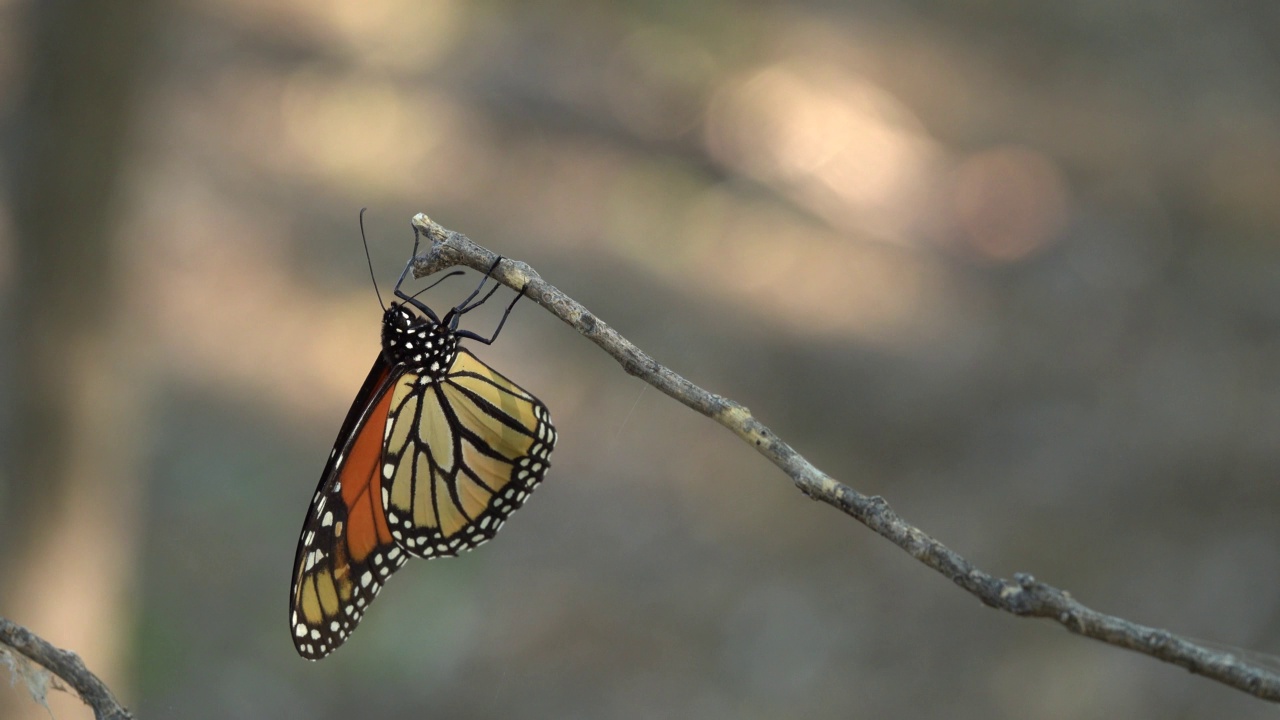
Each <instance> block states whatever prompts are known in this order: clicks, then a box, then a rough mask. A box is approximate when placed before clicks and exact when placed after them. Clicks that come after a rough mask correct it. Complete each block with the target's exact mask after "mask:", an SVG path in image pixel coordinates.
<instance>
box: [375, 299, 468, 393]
mask: <svg viewBox="0 0 1280 720" xmlns="http://www.w3.org/2000/svg"><path fill="white" fill-rule="evenodd" d="M382 354H383V356H384V357H385V358H386V359H387V361H388V362H390V363H391V364H392V365H407V366H408V367H410V368H413V369H414V370H416V371H417V372H418V374H420V375H423V376H426V377H430V378H431V379H433V380H440V379H442V378H444V376H445V374H446V373H448V372H449V368H450V367H451V366H452V365H453V360H454V358H455V357H456V356H457V354H458V336H457V335H455V334H454V332H453V330H451V329H450V328H449V327H448V326H447V325H444V324H441V323H438V322H435V321H434V320H432V319H431V318H425V317H422V316H421V315H418V314H416V313H414V312H413V311H412V310H410V309H409V308H407V307H405V306H404V305H400V304H398V303H392V304H391V307H389V308H387V311H386V313H384V314H383V316H382Z"/></svg>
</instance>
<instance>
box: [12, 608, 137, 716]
mask: <svg viewBox="0 0 1280 720" xmlns="http://www.w3.org/2000/svg"><path fill="white" fill-rule="evenodd" d="M0 645H3V646H4V647H7V648H9V649H10V651H11V652H13V653H15V654H17V655H19V656H21V658H25V659H26V660H28V661H30V662H32V663H35V664H36V665H39V666H40V667H42V668H44V669H46V670H48V671H49V672H51V673H53V674H54V675H56V676H57V677H58V678H60V679H61V680H62V681H63V682H65V683H66V684H67V685H69V686H71V687H72V688H74V689H75V691H76V693H78V694H79V695H80V699H81V700H82V701H84V704H85V705H88V706H89V707H90V708H92V709H93V716H94V717H95V718H97V720H133V714H132V713H130V712H129V711H128V710H126V709H125V708H124V706H123V705H121V704H120V703H119V701H117V700H116V698H115V695H114V694H112V692H111V689H110V688H109V687H107V685H106V683H104V682H102V680H100V679H99V678H98V676H97V675H94V674H93V673H92V672H90V671H89V669H88V668H87V667H85V665H84V662H83V661H82V660H81V659H80V656H78V655H76V654H75V653H73V652H69V651H67V650H60V649H58V648H56V647H54V646H53V645H50V644H49V643H48V642H46V641H45V640H44V639H43V638H41V637H40V636H39V635H36V634H35V633H33V632H31V631H30V630H28V629H26V628H25V627H22V626H21V625H19V624H17V623H15V622H12V621H10V620H8V619H5V618H2V617H0ZM15 672H16V669H15Z"/></svg>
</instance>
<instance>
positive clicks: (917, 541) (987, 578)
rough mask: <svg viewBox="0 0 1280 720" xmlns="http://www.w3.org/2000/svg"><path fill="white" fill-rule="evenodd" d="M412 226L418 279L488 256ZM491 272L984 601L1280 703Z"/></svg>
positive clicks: (1236, 662)
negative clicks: (1001, 565)
mask: <svg viewBox="0 0 1280 720" xmlns="http://www.w3.org/2000/svg"><path fill="white" fill-rule="evenodd" d="M412 225H413V228H414V231H415V232H417V233H419V234H420V235H421V236H422V237H425V238H426V239H428V240H430V241H431V247H430V248H429V249H428V250H427V251H426V252H425V253H424V254H422V255H419V256H418V257H417V258H415V260H414V274H415V275H416V276H417V277H422V276H424V275H429V274H431V273H434V272H437V271H439V270H442V269H444V268H446V267H451V266H454V265H465V266H467V267H471V268H474V269H476V270H479V271H481V272H484V271H486V270H488V269H489V267H490V266H491V265H492V264H493V261H494V260H495V259H496V258H497V256H496V255H495V254H494V253H492V252H490V251H489V250H487V249H485V248H483V247H480V246H479V245H476V244H475V243H474V242H472V241H471V240H470V239H469V238H468V237H467V236H465V235H463V234H461V233H458V232H454V231H452V230H447V229H445V228H443V227H441V226H440V225H439V224H437V223H435V222H434V221H432V220H431V219H430V218H428V217H427V216H426V215H423V214H418V215H415V216H414V218H413V222H412ZM493 276H494V277H495V278H497V279H498V280H499V281H500V282H502V283H503V284H505V285H507V286H509V287H511V288H514V289H517V290H519V289H520V288H525V294H526V295H527V296H528V297H530V298H532V299H533V300H535V301H536V302H537V303H538V304H540V305H542V306H543V307H544V308H546V309H547V310H548V311H550V312H551V313H552V314H553V315H555V316H556V317H558V318H560V319H561V320H563V321H564V322H566V323H568V324H569V325H570V326H572V327H573V328H574V329H575V330H577V331H578V332H579V333H581V334H582V335H584V336H586V337H587V338H588V339H590V340H591V341H592V342H594V343H595V344H597V345H599V346H600V347H601V348H602V349H603V350H604V351H605V352H607V353H609V354H610V355H612V356H613V357H614V359H616V360H617V361H618V362H619V363H621V365H622V367H623V369H624V370H626V371H627V372H628V373H630V374H631V375H635V376H636V377H638V378H640V379H641V380H644V381H645V382H647V383H649V384H650V385H652V386H654V387H656V388H658V389H659V390H661V391H662V392H664V393H666V394H667V395H669V396H671V397H673V398H675V399H676V400H679V401H680V402H682V403H684V404H685V405H688V406H689V407H690V408H693V409H694V410H697V411H698V412H700V413H702V414H703V415H706V416H707V417H709V418H712V419H713V420H716V421H717V422H719V423H720V424H721V425H724V426H725V427H727V428H729V429H730V430H732V431H733V432H734V433H735V434H736V435H738V437H740V438H742V439H743V441H745V442H746V443H747V444H748V445H750V446H752V447H754V448H755V449H756V451H757V452H759V453H760V454H761V455H764V456H765V457H766V458H768V459H769V460H770V461H772V462H773V464H775V465H777V466H778V467H779V468H781V469H782V470H783V472H785V473H786V474H787V475H788V476H790V477H791V479H792V480H793V481H794V482H795V484H796V487H797V488H799V489H800V491H801V492H803V493H804V494H805V495H808V496H809V497H811V498H813V499H815V500H820V501H822V502H824V503H827V504H828V505H831V506H833V507H835V508H838V509H839V510H841V511H843V512H845V513H846V514H848V515H850V516H852V517H853V518H855V519H857V520H858V521H859V522H861V523H862V524H864V525H866V526H867V527H869V528H871V529H872V530H874V531H876V532H877V533H879V534H880V535H881V536H883V537H885V538H886V539H888V540H889V541H890V542H892V543H893V544H895V545H897V546H898V547H900V548H902V549H903V550H906V551H907V552H908V553H910V554H911V555H912V557H914V558H916V559H917V560H919V561H920V562H922V563H924V564H925V565H927V566H929V567H931V568H933V569H934V570H936V571H938V572H939V573H941V574H942V575H944V576H946V577H947V578H949V579H950V580H951V581H952V582H954V583H955V584H957V585H959V586H960V587H961V588H963V589H964V590H966V591H967V592H969V593H970V594H972V595H974V596H975V597H977V598H978V599H979V600H981V601H982V602H983V603H984V604H986V605H988V606H990V607H993V608H996V609H999V610H1004V611H1006V612H1009V613H1013V614H1014V615H1018V616H1020V617H1042V618H1049V619H1052V620H1054V621H1056V622H1058V623H1059V624H1061V625H1062V626H1063V627H1065V628H1067V630H1069V631H1071V632H1073V633H1076V634H1079V635H1083V636H1085V637H1089V638H1093V639H1095V640H1101V641H1102V642H1105V643H1108V644H1110V645H1115V646H1117V647H1122V648H1127V649H1129V650H1134V651H1136V652H1140V653H1143V654H1145V655H1150V656H1151V657H1154V658H1157V659H1160V660H1163V661H1165V662H1168V663H1173V664H1175V665H1180V666H1182V667H1184V668H1186V669H1187V670H1190V671H1191V672H1193V673H1196V674H1198V675H1203V676H1205V677H1207V678H1210V679H1213V680H1217V681H1218V682H1220V683H1223V684H1225V685H1228V686H1230V687H1233V688H1236V689H1239V690H1243V691H1244V692H1247V693H1250V694H1252V695H1256V696H1257V697H1260V698H1263V699H1266V700H1271V701H1280V675H1277V674H1276V673H1275V672H1273V671H1271V670H1270V669H1267V668H1265V667H1263V666H1261V665H1260V664H1258V663H1254V662H1250V661H1248V660H1246V659H1243V658H1241V657H1237V656H1236V655H1234V654H1232V653H1230V652H1226V651H1221V650H1214V649H1211V648H1209V647H1207V646H1206V645H1204V644H1202V643H1199V642H1195V641H1192V640H1190V639H1187V638H1184V637H1180V636H1178V635H1174V634H1173V633H1170V632H1168V631H1166V630H1160V629H1158V628H1152V627H1146V626H1144V625H1138V624H1137V623H1133V622H1130V621H1128V620H1124V619H1122V618H1118V617H1114V616H1111V615H1106V614H1103V613H1100V612H1098V611H1096V610H1093V609H1091V608H1088V607H1086V606H1084V605H1082V604H1080V603H1079V602H1077V601H1076V600H1075V599H1073V598H1072V597H1071V595H1070V594H1069V593H1067V592H1065V591H1063V590H1060V589H1058V588H1056V587H1053V586H1052V585H1047V584H1045V583H1042V582H1038V581H1036V580H1035V579H1034V578H1033V577H1031V576H1030V575H1026V574H1021V573H1019V574H1016V575H1014V577H1013V579H1012V580H1006V579H1004V578H999V577H996V576H994V575H991V574H989V573H986V572H984V571H982V570H980V569H978V568H977V567H975V566H974V565H973V564H972V563H970V562H969V561H968V560H965V559H964V558H963V557H961V556H960V555H959V554H957V553H956V552H955V551H953V550H951V549H950V548H948V547H947V546H946V545H943V544H942V543H940V542H938V541H937V540H935V539H933V538H932V537H930V536H929V535H927V534H925V533H924V532H923V531H921V530H920V529H919V528H917V527H915V526H914V525H911V524H909V523H907V522H906V521H905V520H903V519H902V518H901V517H899V516H898V514H897V513H895V512H894V511H893V509H892V508H890V507H889V504H888V503H887V502H885V500H884V498H881V497H878V496H868V495H863V494H861V493H859V492H857V491H855V490H854V489H853V488H851V487H849V486H847V485H844V484H842V483H839V482H837V481H836V480H834V479H832V478H831V477H830V476H828V475H827V474H826V473H824V472H822V471H821V470H819V469H818V468H816V467H814V466H813V465H812V464H810V463H809V461H808V460H806V459H805V458H804V457H802V456H801V455H800V454H799V453H797V452H796V451H795V450H793V449H792V448H791V446H790V445H788V444H787V443H785V442H783V441H782V439H781V438H779V437H777V436H776V435H774V434H773V432H771V431H770V430H769V428H767V427H765V425H764V424H763V423H761V422H760V421H759V420H757V419H755V417H753V416H752V415H751V412H750V411H749V410H747V408H745V407H743V406H742V405H739V404H738V403H736V402H734V401H732V400H729V399H727V398H723V397H721V396H719V395H715V394H713V393H709V392H707V391H706V390H703V389H702V388H700V387H698V386H697V385H694V384H693V383H691V382H689V381H688V380H686V379H684V378H683V377H681V376H680V375H678V374H676V373H674V372H672V371H671V370H670V369H668V368H666V367H663V366H662V365H660V364H658V363H657V362H656V361H655V360H654V359H653V358H651V357H649V356H648V355H647V354H645V353H644V351H642V350H641V349H640V348H638V347H636V346H635V345H633V344H632V343H631V342H630V341H628V340H627V339H626V338H624V337H622V336H621V335H619V334H618V333H617V332H616V331H615V330H614V329H613V328H611V327H609V326H608V325H607V324H605V323H604V322H603V321H602V320H600V319H598V318H596V317H595V316H594V315H592V314H591V313H590V312H588V311H587V309H586V308H584V307H583V306H582V305H581V304H579V303H578V302H577V301H575V300H573V299H572V298H570V297H568V296H567V295H565V294H564V293H563V292H561V291H560V290H558V289H556V288H555V287H554V286H552V285H550V284H548V283H547V282H545V281H544V280H543V279H542V278H541V277H539V276H538V273H536V272H534V270H533V268H531V267H529V266H528V265H526V264H525V263H522V262H519V261H515V260H510V259H508V260H506V261H504V262H503V263H502V264H501V265H500V266H498V267H497V268H496V269H494V271H493Z"/></svg>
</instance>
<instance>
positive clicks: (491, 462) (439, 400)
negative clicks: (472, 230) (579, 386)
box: [289, 213, 556, 660]
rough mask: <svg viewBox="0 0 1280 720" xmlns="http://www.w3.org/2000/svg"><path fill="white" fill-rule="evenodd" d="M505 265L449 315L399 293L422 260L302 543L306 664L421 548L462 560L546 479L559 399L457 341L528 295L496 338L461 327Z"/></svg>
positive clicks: (298, 633)
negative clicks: (538, 392) (534, 390)
mask: <svg viewBox="0 0 1280 720" xmlns="http://www.w3.org/2000/svg"><path fill="white" fill-rule="evenodd" d="M362 214H363V213H362ZM413 250H414V255H415V256H416V255H417V251H418V238H417V237H416V236H415V238H414V246H413ZM365 252H366V255H367V253H368V248H367V245H366V250H365ZM500 262H502V258H498V259H497V260H496V261H495V262H494V263H493V265H492V266H491V267H490V268H489V272H488V273H486V274H485V276H484V278H483V279H481V281H480V284H479V285H478V286H477V287H476V289H475V290H473V291H472V293H471V294H470V295H468V296H467V298H466V299H465V300H463V301H462V302H460V303H458V304H457V305H455V306H454V307H453V308H452V309H450V310H449V311H448V312H447V313H445V314H444V316H443V317H439V316H437V315H436V314H435V312H433V311H432V310H431V308H430V307H428V306H427V305H426V304H425V303H423V302H422V301H420V300H418V299H417V297H416V295H415V296H410V295H406V294H405V293H404V292H403V291H401V289H400V286H401V284H403V283H404V280H405V277H406V276H407V275H408V273H409V268H410V267H412V263H413V261H412V260H410V262H409V264H408V265H406V266H405V269H404V271H403V272H401V273H400V279H399V280H398V281H397V282H396V286H395V295H396V297H398V298H399V299H400V300H401V301H403V302H395V301H393V302H392V303H391V305H390V306H384V307H385V309H384V312H383V315H382V351H381V352H380V353H379V354H378V357H377V359H375V360H374V362H373V368H372V369H371V370H370V371H369V376H368V377H367V378H365V381H364V385H363V386H362V387H361V388H360V391H359V393H357V394H356V399H355V402H354V403H352V405H351V410H349V411H348V412H347V417H346V420H344V421H343V423H342V429H341V430H339V432H338V439H337V441H336V442H335V443H334V445H333V451H332V452H331V453H330V454H329V459H328V462H327V463H326V464H325V468H324V472H323V473H322V474H321V476H320V485H319V487H318V488H317V489H316V494H315V497H314V498H312V500H311V506H310V508H309V509H308V510H307V517H306V520H305V522H304V523H303V526H302V533H301V536H300V537H299V538H298V550H297V554H296V555H295V557H294V569H293V582H292V586H291V588H290V597H289V624H290V628H291V629H292V633H291V635H292V636H293V644H294V647H295V648H296V649H297V651H298V654H300V655H301V656H302V657H304V658H307V659H309V660H319V659H320V658H322V657H324V656H326V655H328V654H329V653H331V652H333V650H334V649H336V648H337V647H338V646H340V645H342V643H343V642H345V641H346V639H347V637H348V636H350V635H351V632H352V631H353V630H355V627H356V625H357V624H358V623H359V622H360V619H361V617H363V615H364V613H365V611H366V609H367V608H368V606H369V603H370V602H372V601H373V598H374V597H375V596H376V595H377V594H378V591H379V590H380V589H381V588H382V584H383V583H385V582H386V580H387V578H389V577H390V576H391V574H392V573H394V572H395V571H396V570H398V569H400V567H401V566H403V565H404V564H405V562H406V561H407V560H408V558H409V557H410V556H414V557H422V558H433V557H443V556H452V555H457V554H458V553H460V552H463V551H464V550H470V549H471V548H474V547H476V546H478V545H480V544H482V543H484V542H486V541H487V540H489V539H490V538H492V537H493V536H494V534H495V533H497V531H498V529H499V528H501V527H502V524H503V523H504V522H505V521H506V519H507V517H508V516H510V515H511V513H513V512H515V511H516V510H518V509H519V508H520V507H521V506H522V505H523V504H524V502H525V500H526V498H528V496H529V493H530V492H531V491H532V490H533V489H534V487H535V486H537V485H538V483H540V482H541V481H542V478H543V476H545V475H546V472H547V468H548V467H549V465H548V457H549V456H550V455H551V450H552V448H554V447H555V442H556V431H555V428H554V427H552V425H551V418H550V415H549V414H548V412H547V407H546V406H545V405H543V404H542V401H540V400H538V399H537V398H536V397H534V396H533V395H531V394H529V393H528V392H526V391H525V390H524V389H523V388H521V387H520V386H519V385H516V384H515V383H513V382H511V381H510V380H508V379H507V378H506V377H504V376H503V375H501V374H500V373H498V372H497V371H496V370H494V369H493V368H491V367H489V366H488V365H486V364H484V363H483V362H482V361H481V360H480V359H479V358H477V357H476V356H475V355H472V354H471V353H470V352H469V351H468V350H467V349H465V348H462V347H459V345H458V342H459V340H461V339H468V340H476V341H478V342H481V343H484V344H485V345H488V344H491V343H492V342H493V341H494V340H495V339H497V337H498V333H499V332H501V331H502V326H503V325H504V324H506V321H507V316H508V315H510V314H511V309H512V308H513V307H515V304H516V301H518V300H519V299H520V298H521V297H522V296H523V295H524V290H523V289H522V290H521V291H520V293H519V294H518V295H516V297H515V299H513V300H512V301H511V304H510V305H508V306H507V308H506V311H505V312H504V313H503V314H502V319H501V321H499V322H498V327H497V329H496V330H494V332H493V335H492V336H491V337H488V338H485V337H482V336H480V335H477V334H476V333H473V332H471V331H469V330H459V329H458V323H459V321H460V319H461V318H462V316H463V315H465V314H466V313H468V312H470V311H471V310H474V309H475V308H477V307H479V306H480V305H482V304H484V303H485V301H487V300H488V299H489V298H490V297H491V296H492V295H493V293H494V292H495V291H496V290H497V289H498V283H497V282H496V281H495V282H494V286H493V287H492V288H490V290H489V292H488V293H487V294H485V295H484V296H483V297H481V298H480V299H479V300H477V299H476V297H477V296H478V295H479V294H480V291H481V290H482V289H483V288H484V286H485V283H486V282H488V280H489V279H490V276H491V275H492V273H493V271H494V269H496V268H497V266H498V263H500ZM370 273H372V262H371V263H370ZM461 274H462V272H461V271H455V272H452V273H448V274H446V275H445V276H444V277H442V278H441V279H440V280H438V281H436V283H434V284H432V285H431V286H428V288H424V290H423V291H425V290H426V289H430V287H434V286H435V284H438V283H439V282H442V281H444V280H445V279H448V278H449V277H452V276H454V275H461ZM374 287H375V290H376V288H377V285H376V283H375V285H374ZM379 302H380V303H381V297H379ZM415 309H416V310H417V311H418V312H415ZM419 313H421V314H419Z"/></svg>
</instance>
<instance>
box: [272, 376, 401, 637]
mask: <svg viewBox="0 0 1280 720" xmlns="http://www.w3.org/2000/svg"><path fill="white" fill-rule="evenodd" d="M396 377H397V372H396V371H395V370H394V369H393V368H392V367H391V366H390V365H389V364H388V363H387V362H386V361H385V360H384V359H383V358H382V356H381V355H379V357H378V360H377V361H375V362H374V365H373V368H372V369H371V370H370V371H369V376H368V378H367V379H366V380H365V383H364V386H363V387H362V388H361V389H360V392H359V394H358V395H357V396H356V400H355V403H353V404H352V406H351V410H350V411H349V412H348V413H347V418H346V420H345V421H344V422H343V425H342V430H341V431H340V432H339V433H338V441H337V443H335V445H334V448H333V452H332V453H331V454H330V456H329V461H328V463H327V465H326V466H325V470H324V473H323V474H322V475H321V480H320V486H319V487H318V488H317V489H316V494H315V497H314V498H313V499H312V501H311V507H310V508H309V509H308V511H307V518H306V521H305V523H304V525H303V528H302V535H301V537H300V538H299V541H298V551H297V554H296V556H295V559H294V570H293V584H292V587H291V589H290V602H289V610H290V618H289V620H290V626H291V628H292V630H293V642H294V646H295V647H296V648H297V650H298V653H299V654H300V655H302V656H303V657H305V658H308V659H312V660H316V659H319V658H322V657H324V656H325V655H327V654H329V653H330V652H332V651H333V650H334V649H335V648H337V647H338V646H339V645H341V644H342V643H343V642H344V641H346V639H347V637H348V636H349V635H350V634H351V632H352V631H353V630H354V629H355V627H356V625H357V624H358V623H359V622H360V618H361V617H362V616H363V615H364V611H365V609H366V608H367V607H368V605H369V603H370V602H372V601H373V598H374V597H375V596H376V595H377V594H378V591H379V590H380V589H381V588H382V584H383V582H385V581H386V579H387V578H388V577H390V576H391V574H392V573H393V572H395V571H396V570H397V569H398V568H399V567H400V566H401V565H403V564H404V563H405V560H406V559H407V557H406V554H405V553H404V552H403V550H402V549H401V548H400V547H398V546H397V544H396V543H395V541H394V540H393V539H392V538H391V532H390V529H389V528H388V527H387V523H386V516H385V513H384V510H383V505H382V495H381V477H382V476H381V471H382V468H381V465H382V462H381V461H382V449H383V444H384V442H383V441H384V435H383V433H384V428H385V427H386V425H387V415H388V412H389V409H390V406H391V403H392V392H391V388H392V387H393V386H394V383H395V379H396Z"/></svg>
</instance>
